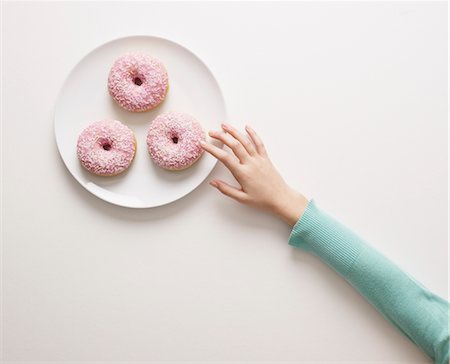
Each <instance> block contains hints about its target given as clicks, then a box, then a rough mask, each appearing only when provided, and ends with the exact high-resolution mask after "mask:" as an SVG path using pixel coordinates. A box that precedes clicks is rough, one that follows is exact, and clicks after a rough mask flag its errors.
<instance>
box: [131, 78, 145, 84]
mask: <svg viewBox="0 0 450 364" xmlns="http://www.w3.org/2000/svg"><path fill="white" fill-rule="evenodd" d="M133 83H134V84H135V85H136V86H141V85H142V84H143V83H144V79H143V78H142V77H140V76H134V77H133Z"/></svg>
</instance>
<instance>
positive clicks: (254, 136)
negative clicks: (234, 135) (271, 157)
mask: <svg viewBox="0 0 450 364" xmlns="http://www.w3.org/2000/svg"><path fill="white" fill-rule="evenodd" d="M245 130H246V131H247V133H248V135H249V136H250V138H251V140H252V142H253V144H254V145H255V148H256V151H257V152H258V154H260V155H262V156H267V152H266V148H265V147H264V143H263V142H262V140H261V138H260V137H259V136H258V134H256V132H255V131H254V130H253V129H252V128H250V127H249V126H248V125H247V126H246V127H245Z"/></svg>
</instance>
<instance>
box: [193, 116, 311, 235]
mask: <svg viewBox="0 0 450 364" xmlns="http://www.w3.org/2000/svg"><path fill="white" fill-rule="evenodd" d="M245 131H246V132H245V133H242V132H240V131H239V130H238V129H236V128H235V127H233V126H231V125H228V124H222V130H220V131H215V130H211V131H210V132H209V135H210V137H211V138H214V139H216V140H218V141H220V142H222V143H223V144H225V145H226V146H228V147H229V148H230V150H231V153H229V152H226V151H225V150H223V149H221V148H219V147H217V146H215V145H214V144H211V143H208V142H202V143H201V144H202V147H203V149H204V150H205V151H207V152H208V153H210V154H211V155H213V156H214V157H216V158H217V159H218V160H219V161H220V162H222V163H223V164H224V166H225V167H226V168H228V170H229V171H230V172H231V174H232V175H233V176H234V178H235V179H236V181H237V183H238V184H239V186H238V187H235V186H232V185H230V184H228V183H226V182H224V181H222V180H219V179H213V180H212V181H210V185H211V186H213V187H215V188H217V189H218V190H219V191H220V192H222V193H223V194H224V195H226V196H228V197H231V198H232V199H234V200H236V201H238V202H240V203H243V204H245V205H249V206H252V207H255V208H258V209H261V210H266V211H269V212H270V213H272V214H273V215H275V216H277V217H279V218H281V219H282V220H284V221H285V222H286V223H288V224H289V226H291V227H292V226H294V225H295V223H296V222H297V221H298V220H299V219H300V217H301V216H302V214H303V212H304V211H305V209H306V206H307V205H308V199H307V198H306V197H305V196H303V195H302V194H301V193H299V192H297V191H295V190H294V189H293V188H291V187H290V186H288V184H287V183H286V182H285V181H284V179H283V178H282V177H281V175H280V174H279V173H278V171H277V170H276V168H275V166H274V165H273V164H272V162H271V161H270V159H269V156H268V154H267V151H266V148H265V147H264V144H263V142H262V140H261V138H260V137H259V136H258V134H256V132H255V131H254V130H253V129H252V128H251V127H249V126H246V127H245Z"/></svg>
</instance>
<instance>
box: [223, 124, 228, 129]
mask: <svg viewBox="0 0 450 364" xmlns="http://www.w3.org/2000/svg"><path fill="white" fill-rule="evenodd" d="M222 128H223V129H229V128H230V126H229V125H228V124H222Z"/></svg>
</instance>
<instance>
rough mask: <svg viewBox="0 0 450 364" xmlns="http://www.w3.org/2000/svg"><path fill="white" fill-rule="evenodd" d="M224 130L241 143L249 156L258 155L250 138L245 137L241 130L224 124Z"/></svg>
mask: <svg viewBox="0 0 450 364" xmlns="http://www.w3.org/2000/svg"><path fill="white" fill-rule="evenodd" d="M222 129H223V130H225V131H226V132H227V133H228V134H230V135H231V136H232V137H233V138H234V139H236V140H237V141H239V143H241V145H242V146H243V147H244V148H245V150H246V151H247V153H248V154H250V155H254V154H255V153H256V150H255V147H254V146H253V144H252V142H251V141H250V140H248V138H247V137H246V136H245V135H243V134H242V133H241V132H240V131H239V130H237V129H236V128H234V127H233V126H231V125H228V124H222Z"/></svg>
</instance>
